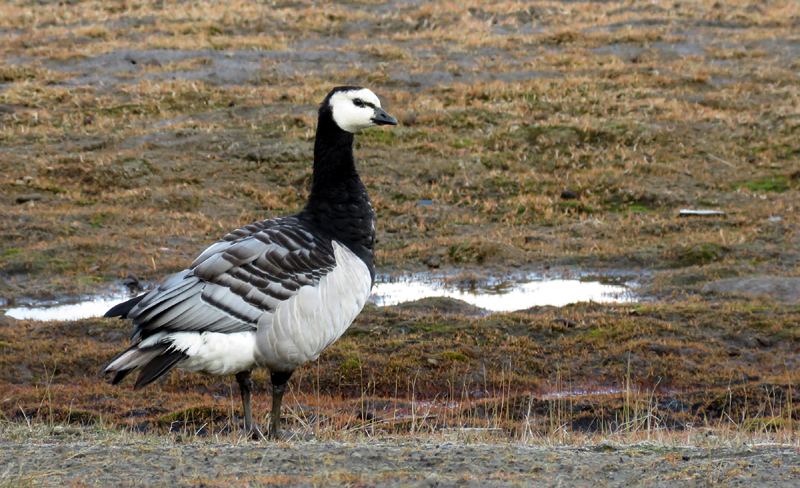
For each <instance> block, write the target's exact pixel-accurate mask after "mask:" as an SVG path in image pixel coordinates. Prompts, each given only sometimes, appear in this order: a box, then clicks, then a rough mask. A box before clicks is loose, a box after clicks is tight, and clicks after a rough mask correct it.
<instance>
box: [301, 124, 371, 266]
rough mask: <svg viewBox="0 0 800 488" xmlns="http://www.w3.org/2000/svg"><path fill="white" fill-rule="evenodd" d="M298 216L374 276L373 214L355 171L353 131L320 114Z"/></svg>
mask: <svg viewBox="0 0 800 488" xmlns="http://www.w3.org/2000/svg"><path fill="white" fill-rule="evenodd" d="M300 216H301V217H302V218H304V219H305V220H307V221H308V222H309V223H310V224H311V225H312V226H313V227H314V228H315V229H317V230H319V231H321V232H323V233H325V234H327V235H328V236H329V237H330V238H331V239H334V240H336V241H338V242H340V243H342V244H344V245H345V246H347V248H348V249H350V250H351V251H353V253H355V254H356V255H357V256H358V257H359V258H361V260H362V261H364V263H365V264H366V265H367V267H368V268H369V270H370V274H371V275H372V277H373V280H374V278H375V227H374V221H375V213H374V212H373V210H372V206H371V205H370V203H369V195H367V189H366V187H365V186H364V183H363V182H362V181H361V178H360V177H359V176H358V172H357V171H356V166H355V160H354V159H353V134H352V133H350V132H346V131H343V130H342V129H340V128H339V126H337V125H336V124H335V123H334V121H333V119H332V118H330V117H326V116H324V115H323V114H320V119H319V125H318V126H317V135H316V139H315V141H314V172H313V175H312V178H311V194H310V195H309V197H308V203H307V204H306V206H305V208H304V209H303V211H302V212H301V214H300Z"/></svg>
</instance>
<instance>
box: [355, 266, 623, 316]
mask: <svg viewBox="0 0 800 488" xmlns="http://www.w3.org/2000/svg"><path fill="white" fill-rule="evenodd" d="M615 281H618V282H619V283H613V284H612V283H607V282H604V280H602V279H600V278H584V279H549V278H543V277H536V276H527V277H522V278H517V279H515V280H489V281H487V282H486V283H481V284H475V283H473V282H467V283H460V282H458V281H453V280H452V279H451V278H450V279H448V278H445V277H435V276H432V275H412V276H407V277H401V278H399V279H390V278H388V277H383V278H381V277H380V276H379V277H378V280H377V282H376V283H375V286H374V287H373V288H372V297H371V298H370V301H371V302H372V303H374V304H375V305H379V306H388V305H397V304H398V303H403V302H410V301H413V300H419V299H421V298H428V297H448V298H455V299H458V300H463V301H465V302H467V303H469V304H471V305H475V306H477V307H480V308H483V309H486V310H489V311H492V312H512V311H514V310H523V309H526V308H530V307H534V306H543V305H552V306H556V307H561V306H564V305H569V304H570V303H577V302H589V301H593V302H603V303H625V302H632V301H634V300H635V297H634V295H633V289H632V286H633V285H632V281H633V280H628V281H626V280H625V279H624V278H621V279H618V280H615Z"/></svg>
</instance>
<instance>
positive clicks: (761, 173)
mask: <svg viewBox="0 0 800 488" xmlns="http://www.w3.org/2000/svg"><path fill="white" fill-rule="evenodd" d="M378 3H381V2H378ZM723 3H724V5H723ZM750 3H751V2H744V1H736V2H716V1H711V0H702V1H697V2H681V3H680V4H675V3H674V2H666V1H657V2H655V3H653V2H650V3H649V4H648V6H647V8H642V9H639V8H638V4H636V2H634V3H633V4H631V5H621V4H619V3H615V2H609V3H602V4H596V3H580V2H577V3H575V2H567V3H561V2H542V3H541V5H537V6H535V7H536V8H534V9H533V10H531V9H530V8H529V7H530V6H529V5H523V4H520V3H515V2H509V1H505V0H498V1H495V2H488V3H487V2H484V3H481V4H480V5H478V4H474V2H464V1H455V2H447V3H440V2H435V3H428V4H425V5H421V6H420V5H413V6H409V7H398V8H395V7H397V6H393V5H388V6H387V5H384V7H388V8H382V9H381V8H373V5H372V4H370V5H366V4H365V5H354V4H347V5H332V4H331V5H325V6H319V5H312V4H308V3H303V2H295V3H294V4H281V5H267V4H261V3H254V2H244V1H238V2H237V1H234V2H225V4H224V5H223V4H220V3H219V2H203V1H199V2H192V3H186V2H170V1H167V2H157V3H152V2H136V1H133V2H126V3H125V4H124V5H117V4H116V3H111V2H107V1H103V0H85V1H82V2H79V4H77V6H76V5H73V4H71V3H70V2H67V3H66V4H64V5H55V4H53V5H51V4H48V5H38V4H37V5H28V4H27V3H23V2H3V3H2V5H0V60H2V61H3V62H2V63H0V83H1V84H3V88H2V91H0V145H2V146H3V148H4V157H3V158H2V160H0V195H3V196H2V197H0V198H2V203H3V211H2V212H0V239H1V240H2V242H3V249H2V251H0V289H2V290H3V294H4V296H5V295H6V294H8V296H9V298H10V299H12V300H13V299H22V298H25V297H41V298H48V297H50V298H52V297H58V296H62V295H64V294H73V293H82V292H86V291H92V290H93V289H95V288H97V287H98V286H101V285H102V284H103V283H107V282H108V281H111V280H115V279H119V278H122V277H125V276H127V275H128V274H129V273H135V274H136V275H138V276H139V277H140V278H142V279H144V280H150V281H156V280H158V279H159V278H160V277H162V276H163V275H164V274H167V273H170V272H174V271H178V270H180V269H183V268H184V267H185V266H186V265H187V263H188V262H190V261H191V257H192V256H194V255H196V254H197V252H198V251H199V250H201V249H203V248H204V247H205V246H206V245H208V244H210V243H211V242H213V241H214V240H216V239H217V238H218V237H220V236H221V235H222V234H224V233H225V232H227V231H229V230H230V229H231V228H232V227H234V226H236V225H242V224H246V223H249V222H251V221H253V220H256V219H261V218H264V217H271V216H276V215H285V214H289V213H292V212H294V211H297V210H298V209H299V208H300V207H301V206H302V204H303V201H304V199H305V196H306V193H307V186H308V183H309V179H310V169H309V163H308V162H309V160H310V158H311V152H312V143H311V140H312V139H313V128H314V123H315V112H314V111H315V108H316V104H318V103H319V101H320V100H321V99H322V97H323V96H324V95H325V94H326V93H327V91H328V90H329V89H330V87H331V86H334V85H337V84H344V83H353V84H359V85H368V86H369V87H371V88H373V89H374V90H375V91H376V92H377V93H378V94H379V95H380V97H381V99H382V101H383V103H384V107H385V108H386V109H387V110H388V112H389V113H391V114H392V115H394V116H396V117H397V118H398V119H399V120H401V121H403V123H402V124H401V125H400V126H398V127H394V128H392V129H387V130H381V129H376V130H371V131H367V132H365V133H364V134H360V135H359V136H358V137H357V139H356V140H357V158H358V164H359V170H360V171H361V173H362V175H363V177H364V180H365V182H366V184H367V186H368V188H369V190H370V194H371V197H372V203H373V206H374V208H375V210H376V212H377V214H378V223H377V232H378V264H379V266H380V267H381V268H383V269H392V270H397V269H400V270H420V269H423V268H425V266H426V264H425V263H428V262H431V260H430V259H429V258H430V257H431V256H435V257H436V258H437V260H435V261H436V262H437V263H438V264H437V266H441V267H442V268H445V269H448V268H449V269H454V268H456V269H462V268H463V269H471V268H476V267H489V266H492V267H498V268H505V267H508V266H515V267H516V266H519V267H521V268H523V269H534V270H538V269H541V268H542V267H546V266H547V267H549V266H556V267H557V266H577V267H584V268H586V267H592V268H594V267H597V268H606V269H616V268H623V269H639V268H642V269H651V270H652V269H657V270H661V271H659V274H658V278H657V279H656V281H657V282H656V283H654V284H653V285H652V290H653V294H654V295H657V296H659V297H660V298H661V299H662V301H661V302H658V303H647V304H645V305H642V306H638V307H629V306H595V305H586V304H582V305H575V306H569V307H565V308H562V309H559V310H543V311H539V312H537V313H532V314H523V313H517V314H502V315H495V316H492V317H490V318H481V319H471V318H464V317H455V318H454V317H445V316H440V315H436V314H427V315H426V314H416V315H415V314H413V313H405V312H397V311H393V310H388V311H382V312H377V311H374V310H373V311H371V312H369V311H368V312H367V313H366V315H364V316H363V317H362V318H360V319H359V322H358V323H357V324H356V327H355V330H362V331H363V330H370V331H372V330H373V329H374V330H388V331H389V332H386V333H385V334H377V333H372V332H370V333H368V334H365V333H356V332H355V331H354V332H353V334H352V335H349V336H347V337H345V338H343V339H342V340H341V341H340V342H338V343H336V344H335V345H334V346H333V347H332V348H331V349H330V350H329V351H327V352H326V353H325V354H324V355H323V357H322V358H321V359H320V362H319V363H317V364H315V365H308V366H307V367H306V368H304V369H303V370H302V371H301V372H300V374H298V375H297V377H296V378H295V379H294V380H293V385H294V386H293V387H292V393H291V398H288V397H289V395H287V405H288V407H289V409H288V413H287V418H288V419H289V420H290V422H291V426H292V428H294V429H297V430H301V431H304V432H314V433H315V434H316V435H318V436H319V437H320V438H322V439H334V440H342V441H348V440H359V441H361V440H365V439H375V438H379V439H385V440H392V439H406V438H408V437H409V436H412V435H413V436H415V437H424V438H427V439H433V440H443V441H444V440H458V441H460V442H509V441H513V442H524V443H531V444H537V443H539V444H559V443H566V444H580V443H596V442H598V441H599V440H603V439H605V440H612V441H613V442H621V443H626V444H630V443H636V442H639V441H651V442H655V443H656V444H657V445H666V446H672V445H682V444H690V445H709V446H712V445H743V444H744V443H753V442H762V441H763V442H779V443H786V444H790V445H793V446H796V445H797V436H796V435H795V430H796V427H797V425H796V417H797V412H796V411H795V409H794V406H793V404H792V392H793V391H794V389H795V385H796V384H797V379H798V378H797V375H796V373H795V372H793V371H788V370H787V368H786V366H785V364H786V361H788V360H789V359H787V358H792V357H794V356H796V353H797V344H798V340H800V339H799V337H800V336H798V334H797V331H796V324H797V321H798V310H797V308H796V307H794V308H792V307H791V306H787V305H785V304H780V303H777V302H772V301H769V300H767V299H764V300H761V299H755V300H747V299H734V300H730V301H717V300H715V299H713V298H710V297H705V296H703V295H701V294H700V293H699V290H700V288H701V286H702V284H703V283H704V282H706V281H708V280H711V279H716V278H720V277H727V276H747V275H756V274H774V275H780V276H793V275H796V274H797V269H798V268H797V266H798V264H797V263H798V258H800V256H798V252H797V246H795V245H794V243H795V242H796V240H797V218H796V215H797V212H796V207H797V201H798V192H799V191H800V186H799V185H798V177H797V175H798V174H800V173H798V172H800V166H798V159H797V155H798V146H797V140H796V139H797V137H796V136H797V127H798V125H797V118H796V116H795V115H793V114H796V113H797V111H798V108H800V98H798V86H797V80H796V72H797V69H798V68H799V67H800V66H798V64H797V61H796V60H795V59H787V58H786V57H785V56H784V54H782V52H781V49H778V48H775V47H770V42H771V41H770V40H775V39H777V40H781V39H786V40H788V41H787V42H791V41H792V40H793V39H796V34H795V30H796V19H797V18H798V16H800V10H798V9H800V6H798V4H796V3H794V2H780V1H779V2H771V3H768V4H763V5H758V6H756V7H757V8H750V7H751V5H750ZM653 19H662V20H664V22H663V23H652V22H649V21H650V20H653ZM648 22H649V23H648ZM726 22H733V23H735V24H736V26H737V27H736V28H725V27H724V25H726ZM687 26H688V27H687ZM704 26H705V27H704ZM720 26H722V27H720ZM693 29H694V30H693ZM695 30H696V31H697V33H698V34H701V35H698V36H694V35H693V32H694V31H695ZM698 39H713V42H708V43H705V44H703V43H704V42H705V41H703V42H701V41H700V40H698ZM331 46H333V47H331ZM668 46H677V47H680V48H685V49H686V51H685V52H683V51H678V50H677V48H675V49H673V48H670V47H668ZM698 46H699V47H698ZM166 49H175V50H178V51H191V50H206V51H203V52H202V53H199V54H197V55H196V56H194V57H189V58H187V59H183V58H181V59H170V58H163V61H158V59H157V58H158V57H159V56H161V55H163V54H164V52H163V50H166ZM617 49H619V50H620V51H621V52H622V54H619V55H617V54H609V50H611V52H615V50H617ZM627 49H630V50H631V51H630V52H631V54H630V55H629V54H626V53H627V51H626V50H627ZM121 51H125V52H138V51H146V52H147V55H146V56H144V57H143V59H142V60H141V62H138V64H137V65H136V66H132V65H131V66H127V68H130V70H127V68H126V69H122V68H120V70H119V71H118V72H116V73H113V72H108V73H107V72H104V71H103V70H102V69H99V68H98V69H95V68H94V67H93V66H91V65H82V64H81V63H86V62H89V61H92V60H93V59H94V57H96V56H100V55H109V56H110V58H109V59H112V60H113V61H114V62H117V61H120V60H119V59H117V58H115V57H114V56H116V55H117V53H119V52H121ZM283 51H290V52H291V54H292V55H293V56H297V57H298V59H301V60H305V59H306V58H305V57H306V56H322V58H321V59H327V58H325V56H327V55H331V59H336V60H337V62H333V61H331V62H328V61H313V62H311V61H307V60H306V61H302V63H303V64H295V65H293V64H292V63H295V62H297V61H291V60H290V61H285V60H283V59H284V58H281V57H280V56H281V53H282V52H283ZM253 53H264V54H265V56H263V57H260V58H252V59H256V60H257V61H252V63H253V64H254V65H255V67H252V66H250V67H248V66H246V65H245V64H246V63H245V64H239V65H237V66H238V67H239V68H242V69H251V70H252V71H251V72H250V74H251V75H252V76H249V77H247V78H246V79H242V80H238V81H233V82H230V83H228V82H219V81H215V79H214V78H213V77H210V76H209V75H208V74H207V72H210V71H214V70H216V71H217V72H218V73H223V74H229V73H232V72H235V71H236V70H235V69H231V70H228V69H227V68H225V66H227V65H226V64H225V63H232V62H233V60H236V59H238V58H237V57H238V56H242V57H245V56H249V55H251V54H253ZM273 55H274V57H273ZM151 57H152V59H151ZM19 59H23V60H26V61H19V62H17V61H15V60H19ZM153 59H155V60H156V61H157V62H153V61H152V60H153ZM159 59H161V58H159ZM248 59H251V58H248ZM314 59H316V58H314ZM342 60H343V61H342ZM122 61H124V60H122ZM122 61H120V63H121V64H122ZM102 64H103V66H104V68H103V69H105V67H106V66H112V65H113V63H110V62H109V63H102ZM75 66H79V67H80V69H77V70H73V69H72V68H73V67H75ZM282 68H287V69H286V70H284V69H282ZM288 68H292V69H288ZM294 68H297V69H294ZM84 73H86V74H87V76H94V75H97V76H98V77H100V78H103V79H102V80H101V81H102V82H100V83H88V82H83V81H81V79H82V78H81V76H84ZM204 73H206V74H204ZM520 73H522V75H520ZM404 76H405V77H404ZM173 78H174V79H173ZM75 80H77V81H75ZM431 80H432V81H431ZM75 85H77V86H75ZM564 189H571V190H574V191H576V192H577V193H578V194H579V195H580V199H578V200H569V201H562V200H561V199H560V195H561V192H562V191H563V190H564ZM30 193H41V194H43V199H42V200H41V201H35V202H30V203H26V204H24V205H18V204H16V198H17V197H19V196H22V195H27V194H30ZM420 200H430V201H432V202H434V204H433V205H418V202H419V201H420ZM682 208H713V209H719V210H723V211H725V212H726V216H725V217H723V218H714V219H684V218H679V217H678V215H677V212H678V210H679V209H682ZM773 217H781V219H782V220H781V221H779V222H775V221H770V220H769V219H770V218H773ZM165 229H168V231H165ZM439 258H440V259H439ZM6 285H8V286H6ZM7 290H8V291H7ZM564 315H566V316H569V317H571V320H574V321H575V322H577V323H581V324H587V325H586V327H585V328H577V329H575V330H573V329H570V328H564V329H561V328H555V327H553V325H552V321H553V320H555V319H558V318H562V317H561V316H564ZM365 324H368V325H369V328H368V329H367V325H365ZM400 324H402V327H401V325H400ZM375 327H383V329H376V328H375ZM406 328H407V329H408V330H409V331H410V332H409V333H408V334H402V333H400V332H397V331H398V330H401V329H403V330H405V329H406ZM128 332H129V331H128V330H127V328H126V327H124V326H121V325H120V324H118V323H116V322H108V321H103V320H100V319H93V320H87V321H79V322H78V323H76V324H57V325H55V326H53V327H48V328H43V327H41V324H36V323H33V322H27V321H23V322H15V323H10V321H7V320H6V319H2V318H0V371H2V373H1V374H0V384H2V385H3V388H2V389H3V391H4V396H3V397H2V398H0V402H2V403H0V409H1V410H2V412H3V415H4V416H5V420H4V423H3V427H2V428H3V429H4V431H3V432H4V434H3V435H4V436H10V437H12V438H15V439H23V440H24V439H32V438H35V437H36V436H38V435H40V434H41V435H44V434H42V432H51V431H52V429H53V428H55V427H64V428H67V427H76V426H79V427H80V428H81V429H88V430H92V431H98V432H101V433H103V435H106V434H107V435H109V436H117V435H119V436H122V437H123V438H124V437H125V436H133V437H138V436H141V437H142V438H145V439H149V440H153V439H155V438H156V437H155V436H162V435H163V436H166V438H169V439H177V436H183V437H182V439H184V440H191V441H192V442H217V441H223V442H231V443H236V442H243V440H242V439H241V438H240V436H239V433H238V430H237V429H238V425H239V421H238V418H237V415H239V413H238V412H239V406H238V399H237V398H236V394H237V393H236V389H235V387H234V386H232V384H231V383H230V382H229V381H227V380H224V379H222V380H221V379H209V378H203V377H199V376H189V375H185V374H182V373H178V374H175V375H173V376H171V377H170V379H169V380H168V381H166V382H165V383H164V384H163V385H161V386H157V387H154V388H153V389H148V390H144V391H141V392H139V391H137V392H133V391H131V390H129V389H111V388H110V387H109V386H107V385H105V384H103V383H102V382H100V381H99V379H98V378H96V374H97V370H98V368H99V366H100V365H102V364H103V363H104V362H105V361H106V360H107V359H108V358H109V357H112V356H113V355H114V354H115V353H116V352H118V349H119V347H120V344H122V343H123V342H124V341H125V337H127V334H128ZM764 344H769V345H764ZM262 373H263V372H262ZM258 380H259V384H261V385H263V384H265V381H266V377H265V376H261V377H260V378H258ZM595 386H596V387H597V389H598V390H599V391H598V392H597V393H591V392H590V393H586V394H574V395H570V394H564V392H565V391H570V390H581V389H589V390H590V391H591V390H592V389H593V388H594V387H595ZM603 388H606V389H613V390H614V392H613V393H608V392H606V393H602V392H601V391H600V390H602V389H603ZM6 392H7V393H6ZM676 395H677V396H679V398H678V397H676ZM670 398H671V400H670ZM158 402H161V404H160V405H158ZM256 402H257V405H256V410H257V412H259V413H260V415H261V418H260V419H259V421H260V422H261V423H262V424H263V423H264V422H265V420H266V419H265V418H264V417H263V413H264V412H265V411H266V410H267V407H266V405H267V397H266V395H265V394H264V392H263V391H262V392H259V394H258V395H257V399H256ZM665 402H667V403H665ZM669 402H673V403H671V404H670V403H669ZM669 405H672V407H670V406H669ZM676 405H677V406H676ZM681 405H683V407H681V408H684V407H685V408H686V411H683V410H681V409H680V408H678V406H681ZM687 412H688V413H687ZM145 423H148V424H145ZM48 429H50V430H48ZM142 429H144V430H146V433H144V434H140V433H137V430H142ZM171 430H175V431H176V432H170V431H171ZM25 432H28V433H27V434H25ZM26 436H28V437H26ZM659 448H660V447H659ZM31 481H33V480H31Z"/></svg>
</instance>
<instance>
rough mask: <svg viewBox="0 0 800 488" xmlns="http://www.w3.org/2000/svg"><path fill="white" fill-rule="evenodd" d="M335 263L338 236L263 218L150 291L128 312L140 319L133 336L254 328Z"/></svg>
mask: <svg viewBox="0 0 800 488" xmlns="http://www.w3.org/2000/svg"><path fill="white" fill-rule="evenodd" d="M250 231H252V232H250ZM231 236H233V238H232V239H231ZM335 264H336V262H335V259H334V255H333V247H332V244H331V241H330V240H329V239H325V238H323V237H319V236H315V235H314V234H313V233H312V232H310V231H309V230H308V229H306V228H304V225H303V224H302V223H301V222H300V221H298V220H296V219H294V218H286V219H273V220H267V221H262V222H258V223H256V224H251V225H250V226H247V227H244V228H242V229H237V230H236V231H234V232H232V233H231V234H228V235H227V236H226V237H225V238H224V239H223V240H222V241H219V242H217V243H215V244H213V245H211V246H210V247H209V248H208V249H206V250H205V251H203V252H202V253H201V254H200V255H199V256H198V257H197V259H195V261H194V262H193V263H192V265H191V266H190V267H189V269H186V270H184V271H181V272H180V273H176V274H174V275H172V276H170V277H169V278H168V279H167V280H166V281H165V282H164V283H163V284H161V285H160V286H159V287H158V288H156V289H155V290H153V291H151V292H150V293H149V294H147V295H146V296H145V297H144V298H143V299H142V300H141V301H140V302H139V303H137V304H136V305H135V306H134V307H133V308H132V309H131V311H130V312H128V314H127V318H131V319H133V323H134V325H135V329H134V338H135V337H138V336H142V337H147V336H149V335H152V334H154V333H156V332H159V331H210V332H223V333H232V332H240V331H247V330H255V328H256V324H257V323H258V319H259V318H260V317H261V315H262V314H264V313H265V312H270V311H273V310H275V308H276V307H277V306H278V305H279V304H280V302H282V301H283V300H287V299H288V298H290V297H291V296H293V295H294V294H296V293H297V291H298V290H299V289H300V287H302V286H304V285H314V284H316V283H319V280H320V278H321V277H322V276H324V275H326V274H327V273H328V272H329V271H330V270H332V269H333V267H334V265H335Z"/></svg>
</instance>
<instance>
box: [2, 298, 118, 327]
mask: <svg viewBox="0 0 800 488" xmlns="http://www.w3.org/2000/svg"><path fill="white" fill-rule="evenodd" d="M128 298H130V296H129V295H128V294H123V293H120V294H114V295H101V296H92V297H88V298H86V299H85V300H83V301H80V302H76V303H62V304H55V303H53V302H49V303H48V302H45V303H39V304H37V305H36V306H30V307H16V308H11V309H8V310H7V311H6V313H5V315H7V316H9V317H14V318H15V319H20V320H26V319H33V320H42V321H47V320H78V319H88V318H90V317H100V316H101V315H103V314H105V313H106V312H108V309H110V308H111V307H113V306H114V305H116V304H118V303H122V302H124V301H125V300H127V299H128Z"/></svg>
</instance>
